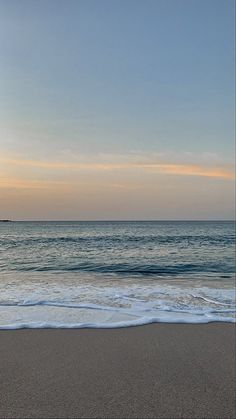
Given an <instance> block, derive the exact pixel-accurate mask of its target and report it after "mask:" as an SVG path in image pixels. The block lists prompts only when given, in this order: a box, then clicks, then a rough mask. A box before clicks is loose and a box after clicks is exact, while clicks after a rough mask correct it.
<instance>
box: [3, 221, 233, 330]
mask: <svg viewBox="0 0 236 419" xmlns="http://www.w3.org/2000/svg"><path fill="white" fill-rule="evenodd" d="M212 321H218V322H221V321H224V322H235V226H234V223H233V222H230V221H224V222H221V221H211V222H206V221H205V222H202V221H195V222H192V221H191V222H190V221H143V222H136V221H133V222H128V221H126V222H122V221H120V222H115V221H114V222H113V221H112V222H108V221H107V222H102V221H100V222H10V223H0V329H18V328H48V327H53V328H81V327H98V328H109V327H127V326H133V325H141V324H147V323H153V322H171V323H208V322H212Z"/></svg>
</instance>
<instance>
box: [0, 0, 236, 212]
mask: <svg viewBox="0 0 236 419" xmlns="http://www.w3.org/2000/svg"><path fill="white" fill-rule="evenodd" d="M234 24H235V22H234V1H233V0H39V1H38V0H20V1H19V0H17V1H15V0H10V1H9V0H0V97H1V100H0V125H1V130H0V219H1V218H11V219H15V220H105V219H127V220H131V219H134V220H136V219H141V220H145V219H232V218H233V217H234Z"/></svg>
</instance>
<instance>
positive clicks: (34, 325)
mask: <svg viewBox="0 0 236 419" xmlns="http://www.w3.org/2000/svg"><path fill="white" fill-rule="evenodd" d="M213 322H224V323H225V322H227V323H235V319H232V318H231V317H229V318H227V317H218V316H212V317H211V318H207V317H204V316H202V318H201V319H199V318H197V319H194V318H191V319H188V318H184V317H183V318H178V319H175V318H174V317H173V318H171V319H170V318H169V317H166V318H164V317H163V316H161V317H150V318H149V317H141V318H139V319H136V320H129V321H128V320H127V321H117V322H112V323H108V322H106V323H99V324H98V323H95V322H89V323H66V322H40V321H38V322H30V321H29V322H24V323H12V324H6V325H4V324H3V325H0V330H16V329H85V328H86V329H118V328H126V327H134V326H144V325H147V324H152V323H175V324H176V323H177V324H206V323H213Z"/></svg>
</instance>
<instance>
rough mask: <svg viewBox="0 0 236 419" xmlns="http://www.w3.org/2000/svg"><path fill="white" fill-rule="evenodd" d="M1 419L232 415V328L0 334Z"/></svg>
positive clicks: (164, 327)
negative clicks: (16, 418)
mask: <svg viewBox="0 0 236 419" xmlns="http://www.w3.org/2000/svg"><path fill="white" fill-rule="evenodd" d="M0 342H1V345H0V369H1V403H0V417H1V418H15V417H18V418H234V417H235V354H234V351H235V325H234V324H229V323H210V324H195V325H192V324H161V323H160V324H152V325H146V326H139V327H129V328H121V329H73V330H70V329H37V330H36V329H35V330H33V329H21V330H9V331H7V330H2V331H0Z"/></svg>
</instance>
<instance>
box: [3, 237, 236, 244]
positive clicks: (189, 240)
mask: <svg viewBox="0 0 236 419" xmlns="http://www.w3.org/2000/svg"><path fill="white" fill-rule="evenodd" d="M101 242H102V243H103V244H104V246H110V244H111V243H112V244H115V243H117V244H119V243H121V244H122V245H123V244H124V243H125V244H126V245H129V244H130V243H134V244H135V243H137V244H138V245H140V244H142V243H149V244H157V245H158V244H161V245H163V244H167V245H171V244H174V245H179V244H185V245H194V246H196V245H201V246H202V245H207V246H209V245H214V244H215V245H217V244H219V245H224V244H227V245H229V244H234V243H235V236H234V234H230V235H219V236H210V235H203V234H202V235H199V234H198V235H163V236H162V235H160V236H156V235H154V236H152V235H151V234H150V235H140V236H138V235H135V236H130V235H124V234H117V235H115V234H110V235H97V236H96V235H92V236H87V237H86V236H71V235H70V236H56V237H54V236H46V237H42V236H40V237H28V238H19V237H17V238H16V239H14V238H4V240H0V245H4V246H12V247H16V246H22V245H25V246H27V247H30V246H32V245H44V246H48V245H49V246H50V245H55V244H60V243H62V244H63V245H64V244H80V243H84V244H86V245H87V244H88V243H90V244H93V243H94V244H95V245H96V244H97V243H101Z"/></svg>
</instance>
